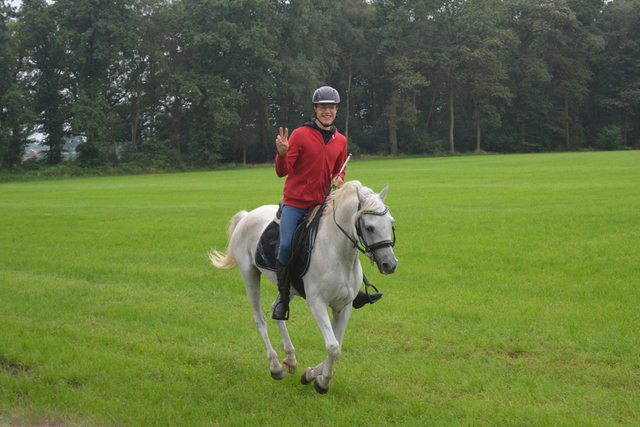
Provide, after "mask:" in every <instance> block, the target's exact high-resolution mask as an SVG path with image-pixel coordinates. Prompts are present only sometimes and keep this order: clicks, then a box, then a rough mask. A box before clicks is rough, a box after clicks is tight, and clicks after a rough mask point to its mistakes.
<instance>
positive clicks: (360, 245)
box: [333, 200, 396, 264]
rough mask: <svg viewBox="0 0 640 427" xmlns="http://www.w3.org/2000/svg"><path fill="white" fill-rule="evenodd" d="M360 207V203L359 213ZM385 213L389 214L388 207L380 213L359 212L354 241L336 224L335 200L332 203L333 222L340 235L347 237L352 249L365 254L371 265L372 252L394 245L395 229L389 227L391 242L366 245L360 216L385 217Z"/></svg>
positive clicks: (359, 205)
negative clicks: (391, 235) (391, 236)
mask: <svg viewBox="0 0 640 427" xmlns="http://www.w3.org/2000/svg"><path fill="white" fill-rule="evenodd" d="M361 206H362V205H361V204H360V203H358V212H360V209H361ZM387 212H389V206H385V209H384V211H382V212H377V211H363V212H361V213H360V215H359V216H358V219H357V220H356V235H357V237H358V240H356V239H354V238H353V237H351V236H349V234H348V233H347V232H346V231H345V230H344V229H343V228H342V227H340V224H338V222H337V221H336V206H335V200H334V201H333V222H334V223H335V224H336V226H337V227H338V228H339V229H340V231H342V234H344V235H345V236H347V239H349V240H350V241H351V243H353V247H354V248H356V249H358V250H359V251H360V252H362V253H363V254H365V255H366V256H368V257H369V259H370V260H371V263H372V264H373V261H374V258H373V257H374V255H373V252H374V251H376V250H378V249H380V248H388V247H391V248H393V247H394V246H395V245H396V228H395V227H394V226H391V230H392V232H393V240H381V241H379V242H375V243H372V244H368V243H367V242H366V241H365V240H364V236H363V235H362V224H361V222H360V221H361V220H362V215H378V216H382V215H386V214H387Z"/></svg>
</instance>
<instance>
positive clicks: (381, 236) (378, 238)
mask: <svg viewBox="0 0 640 427" xmlns="http://www.w3.org/2000/svg"><path fill="white" fill-rule="evenodd" d="M388 189H389V185H387V186H386V187H385V188H384V190H382V191H381V192H380V194H375V193H373V192H372V191H371V190H369V189H368V188H366V187H363V188H361V189H359V191H358V198H359V201H360V206H361V207H360V210H359V211H358V214H357V215H356V230H357V232H358V238H359V239H360V242H361V243H362V245H363V246H364V251H365V255H367V256H368V257H369V258H370V259H371V262H372V263H373V262H374V261H375V263H376V264H377V265H378V270H380V273H382V274H392V273H393V272H395V271H396V268H397V267H398V260H397V259H396V256H395V254H394V252H393V247H394V246H395V244H396V231H395V228H394V226H393V221H394V220H393V217H392V216H391V214H390V213H389V207H388V206H386V205H385V204H384V199H385V198H386V196H387V191H388Z"/></svg>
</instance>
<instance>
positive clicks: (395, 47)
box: [0, 0, 640, 169]
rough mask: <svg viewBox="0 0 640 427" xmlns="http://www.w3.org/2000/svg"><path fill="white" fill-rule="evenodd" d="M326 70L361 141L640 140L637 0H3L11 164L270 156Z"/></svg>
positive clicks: (622, 143) (1, 134)
mask: <svg viewBox="0 0 640 427" xmlns="http://www.w3.org/2000/svg"><path fill="white" fill-rule="evenodd" d="M324 84H329V85H332V86H334V87H336V88H337V89H338V90H339V91H340V94H341V97H342V101H343V102H342V108H341V110H340V113H339V115H338V123H337V124H338V126H339V128H340V129H341V130H342V131H343V132H344V133H345V134H346V135H347V136H348V139H349V145H350V150H351V151H352V152H355V153H372V154H380V153H385V154H392V155H395V154H398V153H406V154H431V153H435V152H464V151H480V150H486V151H494V152H536V151H552V150H573V149H583V148H595V149H607V150H608V149H617V148H622V147H634V148H640V147H639V144H640V0H613V1H610V2H604V0H369V1H366V0H331V1H329V0H296V1H284V0H173V1H171V0H57V1H46V0H23V1H22V3H21V6H20V7H19V8H18V9H16V8H13V7H11V6H10V3H9V2H8V1H7V0H0V168H6V169H11V168H14V167H16V166H19V165H20V163H21V162H22V155H23V153H24V149H25V146H26V145H27V143H28V137H29V135H31V134H33V133H34V132H37V133H38V134H39V135H42V141H43V142H42V143H43V144H45V145H46V146H47V155H46V161H47V162H48V163H50V164H57V163H60V162H62V161H63V159H64V157H65V150H64V146H65V142H66V141H68V140H69V139H70V138H75V139H76V140H79V141H81V142H80V144H79V145H78V146H77V153H76V154H77V158H76V160H75V161H76V162H77V163H79V164H82V165H88V166H94V165H106V164H117V163H130V162H138V163H141V164H154V165H158V166H164V167H180V166H182V165H197V166H211V165H213V164H216V163H219V162H244V163H247V162H248V163H260V162H266V161H272V158H273V156H274V153H275V149H274V144H273V140H274V137H275V134H276V129H277V128H278V127H279V126H287V127H289V128H294V127H296V126H299V125H301V124H302V123H303V122H304V121H306V120H307V119H308V118H309V117H310V116H311V112H312V109H311V103H310V98H311V94H312V93H313V90H314V89H315V88H316V87H318V86H320V85H324Z"/></svg>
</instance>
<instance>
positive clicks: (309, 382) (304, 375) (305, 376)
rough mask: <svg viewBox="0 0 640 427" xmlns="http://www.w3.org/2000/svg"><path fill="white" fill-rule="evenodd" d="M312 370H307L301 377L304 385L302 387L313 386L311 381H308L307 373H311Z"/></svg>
mask: <svg viewBox="0 0 640 427" xmlns="http://www.w3.org/2000/svg"><path fill="white" fill-rule="evenodd" d="M310 369H311V368H307V369H305V370H304V372H303V373H302V376H301V377H300V382H301V383H302V385H307V384H311V381H310V380H308V379H307V371H309V370H310Z"/></svg>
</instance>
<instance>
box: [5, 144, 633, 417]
mask: <svg viewBox="0 0 640 427" xmlns="http://www.w3.org/2000/svg"><path fill="white" fill-rule="evenodd" d="M347 178H348V179H358V180H360V181H361V182H362V183H363V184H364V185H367V186H369V187H372V188H373V189H374V190H376V191H380V190H381V189H382V188H383V187H384V185H385V184H386V183H389V184H390V189H389V195H388V197H387V199H386V202H387V203H388V204H389V206H390V208H391V213H392V215H393V216H394V217H395V219H396V229H397V238H398V242H397V245H396V248H395V252H396V256H397V257H398V259H399V261H400V264H399V267H398V270H397V272H396V274H394V275H391V276H387V277H383V276H381V275H379V274H378V273H377V270H376V269H375V268H374V267H371V266H369V265H368V263H366V265H365V270H366V274H367V276H368V277H369V278H370V279H371V281H372V282H373V283H374V284H376V285H377V286H378V287H379V288H380V290H381V291H383V292H384V293H385V296H384V298H383V299H382V300H381V301H380V302H379V303H377V304H376V305H374V306H367V307H365V308H363V309H361V310H357V311H354V312H353V314H352V316H351V320H350V323H349V327H348V328H347V332H346V336H345V342H344V346H343V350H342V357H341V358H340V360H339V361H338V362H337V364H336V368H335V374H336V376H335V378H334V381H333V383H332V386H331V389H330V391H329V393H328V394H327V395H324V396H321V395H318V394H316V392H315V391H314V389H313V386H303V385H301V384H300V381H299V374H301V373H302V372H301V371H302V369H304V367H306V366H312V365H316V364H317V363H319V362H320V361H321V360H322V359H323V358H324V357H325V354H326V353H325V350H324V342H323V340H322V337H321V335H320V333H319V331H318V329H317V327H316V325H315V323H314V322H313V319H312V318H311V315H310V313H309V310H308V308H307V307H306V304H305V302H304V301H303V300H299V299H297V300H296V301H294V302H293V303H292V318H291V320H290V321H289V331H290V333H291V337H292V339H293V342H294V345H295V346H296V350H297V351H296V355H297V358H298V361H299V363H300V366H299V367H300V368H302V369H299V371H300V372H299V373H297V374H296V375H291V376H290V375H288V376H287V377H286V378H285V379H284V380H283V381H281V382H276V381H273V380H272V379H271V377H270V375H269V365H268V362H267V358H266V352H265V350H264V345H263V343H262V340H261V339H260V337H259V335H258V333H257V331H256V330H255V327H254V324H253V321H252V312H251V308H250V306H249V303H248V300H247V298H246V294H245V290H244V286H243V284H242V281H241V279H240V275H239V273H238V270H237V269H232V270H224V271H223V270H217V269H215V268H214V267H213V266H212V265H211V264H210V262H209V261H208V259H207V252H208V251H209V250H210V249H212V248H216V249H221V250H224V249H225V248H226V243H227V242H226V234H225V229H226V225H227V223H228V221H229V219H230V218H231V216H232V215H233V214H234V213H235V212H237V211H238V210H240V209H252V208H254V207H257V206H259V205H262V204H270V203H275V202H277V200H278V199H279V197H280V194H281V191H282V185H283V181H282V180H279V179H277V178H276V176H275V172H273V170H272V169H271V168H259V169H246V170H225V171H215V172H202V173H186V174H167V175H144V176H115V177H97V178H70V179H64V178H60V179H47V180H42V181H30V182H19V183H5V184H0V236H1V238H0V239H1V240H0V390H1V393H0V426H2V427H6V426H12V427H13V426H47V425H50V426H72V425H83V426H154V425H158V426H208V425H211V426H218V425H219V426H241V425H242V426H244V425H278V426H288V425H308V426H347V425H356V426H376V425H402V426H414V425H415V426H607V427H608V426H633V425H638V423H639V422H640V421H639V420H640V331H639V325H640V309H639V308H640V267H639V265H640V264H639V256H640V185H639V183H640V151H625V152H606V153H563V154H536V155H508V156H469V157H446V158H428V159H397V160H377V161H361V162H353V163H352V164H350V165H349V168H348V175H347ZM363 264H365V263H364V262H363ZM263 295H264V298H263V307H264V310H265V313H267V314H268V316H269V317H270V312H269V311H268V306H269V304H270V302H271V301H272V300H273V298H274V297H275V295H276V289H275V287H274V286H272V285H268V284H266V282H265V286H263ZM270 328H271V330H270V334H271V337H272V341H273V342H274V344H278V349H279V353H280V354H281V357H283V356H284V352H283V351H282V350H281V347H280V346H279V343H280V338H279V334H278V332H277V328H275V325H274V324H273V323H272V322H270Z"/></svg>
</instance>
